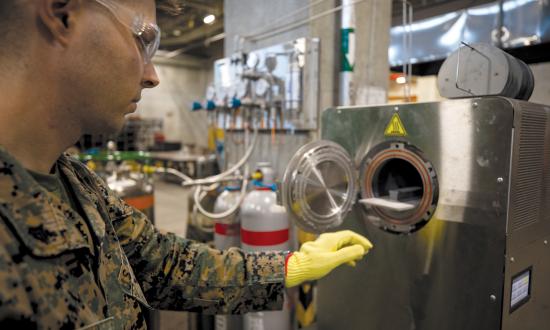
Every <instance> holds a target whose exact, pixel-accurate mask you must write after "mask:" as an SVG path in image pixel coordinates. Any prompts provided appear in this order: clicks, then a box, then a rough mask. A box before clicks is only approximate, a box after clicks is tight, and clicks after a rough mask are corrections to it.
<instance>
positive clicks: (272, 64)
mask: <svg viewBox="0 0 550 330" xmlns="http://www.w3.org/2000/svg"><path fill="white" fill-rule="evenodd" d="M265 67H266V68H267V71H269V72H270V73H271V72H273V71H275V69H276V68H277V56H276V55H275V54H271V55H268V56H267V57H266V59H265Z"/></svg>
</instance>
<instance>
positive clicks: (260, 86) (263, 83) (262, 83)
mask: <svg viewBox="0 0 550 330" xmlns="http://www.w3.org/2000/svg"><path fill="white" fill-rule="evenodd" d="M268 89H269V83H268V82H267V80H265V79H259V80H258V81H256V88H255V92H256V95H258V96H265V95H266V94H267V91H268Z"/></svg>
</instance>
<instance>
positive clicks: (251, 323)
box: [241, 164, 291, 330]
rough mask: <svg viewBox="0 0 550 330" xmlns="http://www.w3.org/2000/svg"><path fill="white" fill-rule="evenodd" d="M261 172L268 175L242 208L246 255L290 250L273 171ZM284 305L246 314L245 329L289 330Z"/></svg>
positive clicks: (284, 213)
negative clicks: (270, 309)
mask: <svg viewBox="0 0 550 330" xmlns="http://www.w3.org/2000/svg"><path fill="white" fill-rule="evenodd" d="M262 165H264V164H262ZM262 172H264V173H266V174H268V173H269V174H268V175H266V177H265V180H264V179H263V178H259V180H255V182H254V184H253V188H252V191H250V192H249V193H248V194H247V195H246V197H245V198H244V200H243V203H242V204H241V247H242V249H243V250H245V251H248V252H252V251H273V250H283V251H288V250H289V249H290V242H289V236H290V235H289V221H288V217H287V214H286V211H285V208H284V207H282V206H280V205H277V194H276V192H275V186H274V184H273V177H274V176H273V171H272V170H271V169H270V168H269V169H268V168H267V167H265V166H263V167H262ZM268 176H269V177H268ZM287 301H288V299H286V297H285V306H284V307H283V310H282V311H273V312H272V311H269V312H259V313H248V314H246V315H245V317H244V329H245V330H264V329H265V330H287V329H290V328H291V324H290V308H289V306H288V305H287V303H286V302H287Z"/></svg>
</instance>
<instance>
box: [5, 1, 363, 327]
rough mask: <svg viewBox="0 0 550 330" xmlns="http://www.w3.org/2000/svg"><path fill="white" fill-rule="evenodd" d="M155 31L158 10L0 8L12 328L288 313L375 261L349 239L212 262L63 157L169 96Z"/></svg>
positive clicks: (119, 4)
mask: <svg viewBox="0 0 550 330" xmlns="http://www.w3.org/2000/svg"><path fill="white" fill-rule="evenodd" d="M154 22H155V3H154V1H153V0H1V1H0V30H1V31H2V35H0V41H2V46H1V47H0V72H1V74H2V78H3V79H1V80H0V96H1V100H2V101H1V104H0V326H6V327H8V326H15V325H16V324H17V325H18V326H22V327H23V328H25V329H26V328H43V329H73V328H97V329H129V328H138V329H139V328H144V327H145V323H144V318H143V315H142V312H143V310H145V309H149V308H158V309H170V310H187V311H202V312H208V313H243V312H247V311H253V310H266V309H277V308H280V307H281V306H282V303H283V289H284V286H285V283H286V284H287V285H289V286H291V285H297V284H298V283H300V282H302V281H304V280H312V279H317V278H320V277H322V276H324V275H325V274H326V273H328V272H329V271H330V270H331V269H333V268H334V267H336V266H338V265H339V264H342V263H349V264H353V263H354V262H355V261H356V260H358V259H360V258H361V257H362V256H363V255H364V254H365V253H366V251H368V249H369V248H370V247H371V245H370V243H368V241H367V240H366V239H364V238H362V237H359V236H358V235H355V234H353V233H350V232H345V233H340V234H334V235H333V236H330V235H331V234H329V236H322V237H323V238H322V239H320V240H319V242H318V245H314V244H312V245H310V246H309V249H308V250H307V251H299V252H295V253H294V255H292V254H288V253H287V252H270V253H245V252H243V251H241V250H239V249H230V250H228V251H219V250H214V249H211V248H209V247H207V246H205V245H202V244H198V243H195V242H193V241H189V240H186V239H182V238H178V237H176V236H175V235H173V234H161V233H159V232H158V231H157V230H156V229H155V228H154V227H153V226H152V225H151V223H150V222H149V221H148V219H147V218H146V217H145V216H144V215H143V214H142V213H140V212H139V211H138V210H136V209H134V208H132V207H130V206H128V205H127V204H125V203H124V201H122V200H121V199H119V198H118V197H116V196H115V195H114V193H113V192H112V191H111V190H110V189H109V188H108V187H107V186H106V184H105V183H104V182H103V181H102V180H101V179H99V178H98V177H97V176H96V175H95V174H93V173H92V172H90V171H89V170H88V169H87V168H86V167H84V166H83V165H81V164H80V163H79V162H77V161H75V160H72V159H70V158H69V157H67V156H64V155H61V154H62V152H63V150H64V149H66V148H67V147H68V146H70V145H72V144H73V143H74V142H75V141H76V140H78V138H79V137H80V136H81V135H82V134H83V133H98V132H103V133H105V132H107V133H108V132H116V131H117V130H118V129H120V127H121V125H122V123H123V120H124V115H125V114H127V113H130V112H133V111H134V110H135V108H136V103H137V102H138V101H139V98H140V94H141V91H142V89H144V88H152V87H155V86H156V85H157V84H158V83H159V81H158V77H157V75H156V72H155V69H154V67H153V65H152V64H151V62H150V59H151V56H152V54H153V53H154V50H156V45H155V43H156V42H158V31H157V30H156V28H155V25H154V24H155V23H154ZM60 155H61V156H60ZM285 258H286V261H287V265H286V266H287V267H288V269H287V270H286V273H285ZM289 260H290V261H289ZM2 328H3V327H2ZM10 328H11V327H10Z"/></svg>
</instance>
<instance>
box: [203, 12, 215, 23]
mask: <svg viewBox="0 0 550 330" xmlns="http://www.w3.org/2000/svg"><path fill="white" fill-rule="evenodd" d="M215 20H216V16H214V15H212V14H210V15H207V16H204V18H203V19H202V21H203V22H204V24H212V23H214V21H215Z"/></svg>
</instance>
